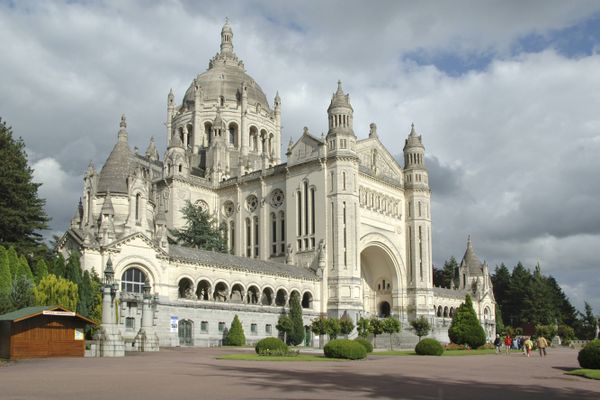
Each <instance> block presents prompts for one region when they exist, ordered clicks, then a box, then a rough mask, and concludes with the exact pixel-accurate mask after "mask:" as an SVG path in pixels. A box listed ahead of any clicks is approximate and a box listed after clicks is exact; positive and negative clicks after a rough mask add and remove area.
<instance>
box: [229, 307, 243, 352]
mask: <svg viewBox="0 0 600 400" xmlns="http://www.w3.org/2000/svg"><path fill="white" fill-rule="evenodd" d="M225 342H226V343H225V344H226V345H228V346H243V345H245V344H246V336H245V335H244V328H243V327H242V323H241V322H240V319H239V318H238V316H237V314H236V316H235V317H233V321H232V322H231V328H230V329H229V332H228V333H227V338H226V340H225Z"/></svg>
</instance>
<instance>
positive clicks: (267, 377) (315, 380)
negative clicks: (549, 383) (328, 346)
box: [212, 364, 598, 400]
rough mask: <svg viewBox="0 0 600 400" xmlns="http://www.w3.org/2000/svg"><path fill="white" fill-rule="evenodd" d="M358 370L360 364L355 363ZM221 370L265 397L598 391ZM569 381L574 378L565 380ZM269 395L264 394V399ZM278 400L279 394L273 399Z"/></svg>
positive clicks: (571, 395)
mask: <svg viewBox="0 0 600 400" xmlns="http://www.w3.org/2000/svg"><path fill="white" fill-rule="evenodd" d="M357 368H360V364H357ZM217 370H221V371H222V372H223V374H224V375H225V376H229V377H232V376H239V377H240V378H242V379H243V380H244V383H245V384H246V385H251V386H255V387H258V388H260V389H265V395H267V393H269V392H273V391H274V390H276V391H280V392H282V394H283V395H284V396H285V394H286V393H288V394H291V393H294V392H295V393H306V394H309V393H314V394H317V393H318V392H320V393H323V392H331V391H334V392H335V391H337V392H342V393H341V395H342V396H343V395H344V392H346V393H347V394H348V395H349V396H351V397H356V396H358V395H360V396H361V397H369V398H401V399H440V400H442V399H460V400H465V399H486V400H496V399H498V400H517V399H544V400H549V399H595V400H597V399H598V392H591V391H587V390H579V389H556V388H547V387H544V386H528V385H516V384H515V385H507V384H492V383H490V384H483V383H481V382H473V381H469V380H467V379H461V378H460V373H461V372H460V371H457V375H459V377H457V379H456V380H454V381H446V382H439V381H437V380H432V379H425V378H415V377H406V376H402V375H398V374H396V375H393V374H380V375H367V374H359V373H348V372H324V371H315V372H311V371H288V370H277V369H274V368H258V367H243V366H241V367H240V366H235V367H228V366H224V365H219V366H217V365H213V366H212V372H213V373H216V372H217ZM565 379H568V380H571V379H573V378H569V377H565ZM269 397H271V396H269V395H267V396H266V397H265V398H269ZM272 398H277V399H281V398H282V397H281V395H277V396H272Z"/></svg>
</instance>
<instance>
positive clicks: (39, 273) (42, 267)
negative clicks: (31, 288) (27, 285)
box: [33, 257, 48, 283]
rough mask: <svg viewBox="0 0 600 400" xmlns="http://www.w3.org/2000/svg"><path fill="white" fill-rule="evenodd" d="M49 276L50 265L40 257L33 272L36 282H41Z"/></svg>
mask: <svg viewBox="0 0 600 400" xmlns="http://www.w3.org/2000/svg"><path fill="white" fill-rule="evenodd" d="M46 275H48V264H46V261H44V259H43V258H42V257H38V258H37V260H36V261H35V267H34V271H33V276H34V278H35V282H36V283H37V282H39V281H40V279H42V278H43V277H45V276H46Z"/></svg>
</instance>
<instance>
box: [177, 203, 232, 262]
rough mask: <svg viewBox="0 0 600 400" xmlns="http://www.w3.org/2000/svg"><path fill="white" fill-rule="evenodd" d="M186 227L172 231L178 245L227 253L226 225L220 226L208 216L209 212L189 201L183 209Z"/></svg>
mask: <svg viewBox="0 0 600 400" xmlns="http://www.w3.org/2000/svg"><path fill="white" fill-rule="evenodd" d="M181 213H182V214H183V217H184V219H185V220H186V224H185V227H184V228H182V229H171V230H170V232H171V234H172V235H173V236H174V237H175V238H176V239H177V243H179V244H181V245H182V246H187V247H196V248H199V249H203V250H211V251H218V252H221V253H225V252H226V251H227V242H226V240H225V236H226V235H225V232H226V227H225V225H223V224H221V225H219V224H218V223H217V221H215V220H214V219H213V218H211V216H210V215H209V214H208V210H203V209H202V207H200V206H199V205H194V204H192V203H191V202H189V201H187V202H186V204H185V206H184V207H183V208H182V209H181Z"/></svg>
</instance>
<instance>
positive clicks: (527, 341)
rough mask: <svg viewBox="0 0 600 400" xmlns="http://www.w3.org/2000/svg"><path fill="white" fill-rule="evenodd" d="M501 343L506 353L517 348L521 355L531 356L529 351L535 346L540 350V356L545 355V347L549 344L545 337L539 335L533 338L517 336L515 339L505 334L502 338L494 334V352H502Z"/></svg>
mask: <svg viewBox="0 0 600 400" xmlns="http://www.w3.org/2000/svg"><path fill="white" fill-rule="evenodd" d="M503 345H504V349H505V352H506V354H507V355H509V354H510V350H511V349H519V350H522V351H523V355H525V356H527V357H531V351H532V350H533V348H534V346H535V347H537V349H538V350H539V352H540V357H545V356H546V348H547V347H548V346H549V345H550V344H549V343H548V341H547V340H546V338H545V337H544V336H541V335H540V336H539V337H537V338H533V337H531V336H518V337H516V338H515V339H513V338H512V337H510V335H506V336H504V339H503V338H501V337H500V335H499V334H496V339H495V340H494V346H495V347H496V354H500V353H501V352H502V346H503Z"/></svg>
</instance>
